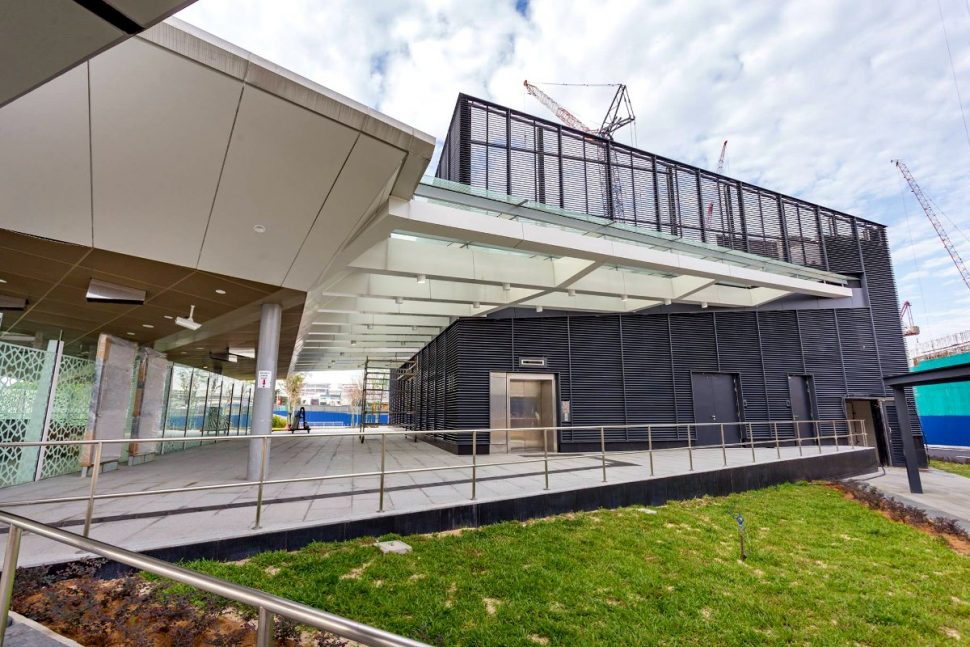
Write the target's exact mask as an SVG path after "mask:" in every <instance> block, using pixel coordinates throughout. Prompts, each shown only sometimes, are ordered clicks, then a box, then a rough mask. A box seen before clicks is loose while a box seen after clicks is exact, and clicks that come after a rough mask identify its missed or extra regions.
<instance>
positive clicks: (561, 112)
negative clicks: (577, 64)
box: [522, 81, 598, 135]
mask: <svg viewBox="0 0 970 647" xmlns="http://www.w3.org/2000/svg"><path fill="white" fill-rule="evenodd" d="M522 85H524V86H525V89H526V91H527V92H528V93H529V94H531V95H532V96H534V97H535V98H536V99H538V100H539V103H541V104H542V105H544V106H545V107H546V108H548V110H549V112H551V113H552V114H554V115H556V119H558V120H559V121H561V122H563V123H564V124H566V125H567V126H569V127H570V128H575V129H576V130H581V131H583V132H584V133H589V134H590V135H597V134H598V133H597V132H596V131H595V130H593V129H592V128H590V127H589V126H587V125H586V124H584V123H583V122H582V121H580V120H579V117H577V116H576V115H574V114H573V113H571V112H569V111H568V110H566V108H564V107H563V106H561V105H559V102H558V101H556V100H555V99H553V98H552V97H550V96H549V95H548V94H546V93H545V92H543V91H542V90H540V89H539V88H537V87H536V86H534V85H532V84H531V83H529V82H528V81H523V82H522Z"/></svg>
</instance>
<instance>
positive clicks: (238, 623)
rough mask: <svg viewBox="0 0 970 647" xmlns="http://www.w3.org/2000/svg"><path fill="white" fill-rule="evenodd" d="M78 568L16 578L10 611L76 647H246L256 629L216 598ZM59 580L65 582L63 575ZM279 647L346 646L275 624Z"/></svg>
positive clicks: (280, 622)
mask: <svg viewBox="0 0 970 647" xmlns="http://www.w3.org/2000/svg"><path fill="white" fill-rule="evenodd" d="M96 568H97V566H96V565H93V566H91V567H90V568H89V569H88V570H89V571H90V572H84V571H85V569H84V568H76V569H75V571H76V572H74V573H69V574H67V577H66V579H57V580H56V581H55V578H53V577H51V576H48V575H47V573H46V571H45V570H43V569H27V570H26V571H25V572H23V573H18V574H17V575H18V576H17V580H16V588H15V590H14V600H13V608H14V610H15V611H17V612H18V613H21V614H23V615H25V616H27V617H29V618H32V619H34V620H36V621H38V622H41V623H43V624H44V625H46V626H47V627H49V628H50V629H52V630H53V631H56V632H57V633H59V634H61V635H63V636H66V637H68V638H71V639H72V640H75V641H77V642H79V643H81V644H82V645H90V646H93V647H108V646H115V645H133V646H137V647H202V646H210V645H211V646H213V647H252V646H253V645H255V642H256V623H255V620H254V619H253V618H252V617H246V616H244V615H243V613H242V612H240V610H239V609H237V608H236V607H233V606H230V605H229V604H228V603H227V602H226V601H225V600H223V599H220V598H218V597H215V596H211V597H207V598H205V599H204V600H203V601H202V602H199V599H198V594H195V596H194V597H192V598H190V597H189V596H188V595H183V594H180V593H176V592H173V591H172V590H169V589H168V588H167V586H166V585H163V584H162V583H160V582H149V581H146V580H145V579H143V578H142V577H140V576H138V575H129V576H124V577H120V578H117V579H112V580H102V579H98V578H97V577H95V576H94V575H93V571H94V570H95V569H96ZM61 577H64V576H63V575H62V576H61ZM275 638H276V643H275V644H277V645H281V646H285V647H310V646H318V647H344V646H348V645H350V644H351V643H348V642H346V641H344V640H341V639H339V638H337V637H335V636H333V635H331V634H326V633H323V632H319V631H305V630H303V629H301V628H300V627H297V626H296V625H295V624H294V623H292V622H290V621H288V620H286V619H279V618H278V619H277V621H276V631H275Z"/></svg>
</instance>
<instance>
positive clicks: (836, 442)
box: [832, 418, 839, 451]
mask: <svg viewBox="0 0 970 647" xmlns="http://www.w3.org/2000/svg"><path fill="white" fill-rule="evenodd" d="M832 435H833V436H835V451H839V431H838V429H836V427H835V419H834V418H833V419H832Z"/></svg>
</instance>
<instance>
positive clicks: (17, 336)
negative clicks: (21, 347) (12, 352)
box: [0, 332, 37, 344]
mask: <svg viewBox="0 0 970 647" xmlns="http://www.w3.org/2000/svg"><path fill="white" fill-rule="evenodd" d="M36 339H37V338H36V337H35V336H34V335H27V334H25V333H20V332H5V333H0V341H8V342H11V343H15V344H32V343H33V342H34V341H35V340H36Z"/></svg>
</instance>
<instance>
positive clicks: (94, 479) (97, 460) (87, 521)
mask: <svg viewBox="0 0 970 647" xmlns="http://www.w3.org/2000/svg"><path fill="white" fill-rule="evenodd" d="M103 449H104V443H98V444H97V446H96V447H95V448H94V466H93V467H92V471H91V488H90V489H89V490H88V507H87V510H86V511H85V513H84V533H83V535H84V536H85V537H87V536H88V535H89V534H90V533H91V519H92V518H93V517H94V493H95V491H96V490H97V488H98V475H99V474H101V454H102V451H103Z"/></svg>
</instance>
